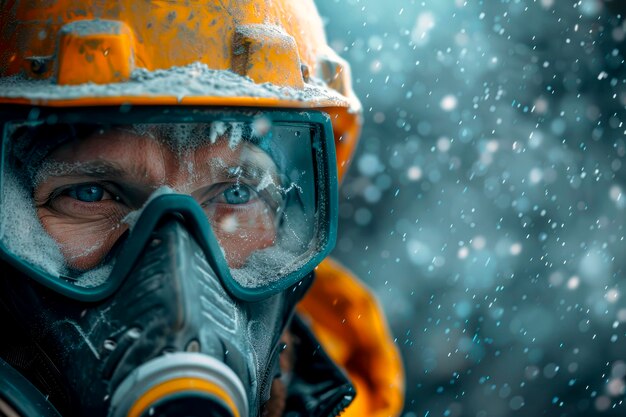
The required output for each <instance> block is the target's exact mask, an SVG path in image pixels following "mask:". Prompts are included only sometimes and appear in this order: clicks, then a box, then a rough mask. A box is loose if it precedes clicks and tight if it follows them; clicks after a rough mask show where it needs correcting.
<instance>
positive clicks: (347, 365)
mask: <svg viewBox="0 0 626 417" xmlns="http://www.w3.org/2000/svg"><path fill="white" fill-rule="evenodd" d="M298 312H299V313H300V315H301V316H303V317H304V318H305V319H307V320H308V321H309V324H310V325H311V329H312V330H313V333H315V335H316V336H317V338H318V339H319V341H320V343H321V344H322V346H323V347H324V349H325V350H326V352H327V353H328V355H329V356H330V357H331V358H332V359H333V360H334V361H335V362H336V363H337V364H338V365H339V366H341V367H342V368H343V369H344V370H345V371H346V372H347V374H348V375H349V377H350V379H351V380H352V383H353V384H354V386H355V389H356V397H355V399H354V401H353V402H352V404H350V406H349V407H348V408H347V409H346V410H345V411H344V413H343V414H342V416H344V417H363V416H368V417H370V416H371V417H390V416H398V415H399V414H400V412H401V411H402V406H403V402H404V371H403V368H402V361H401V359H400V354H399V352H398V349H397V348H396V346H395V344H394V342H393V340H392V339H391V335H390V332H389V329H388V327H387V322H386V319H385V317H384V315H383V313H382V311H381V309H380V307H379V306H378V302H377V301H376V298H375V297H374V295H373V294H372V293H371V292H370V290H369V289H367V288H366V287H365V285H364V284H363V283H362V282H360V281H359V280H358V279H357V278H356V277H355V276H354V275H352V273H351V272H350V271H348V270H347V269H345V268H344V267H343V266H341V265H339V264H338V263H337V262H336V261H333V260H331V259H326V260H325V261H324V262H322V264H321V265H320V266H319V267H318V268H317V270H316V279H315V282H314V284H313V286H312V287H311V289H310V290H309V292H308V293H307V295H306V296H305V298H304V299H303V300H302V302H301V303H300V304H299V306H298Z"/></svg>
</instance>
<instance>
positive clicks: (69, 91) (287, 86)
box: [0, 0, 361, 178]
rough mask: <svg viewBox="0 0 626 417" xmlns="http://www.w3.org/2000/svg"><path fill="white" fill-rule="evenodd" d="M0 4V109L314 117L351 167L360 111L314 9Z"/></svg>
mask: <svg viewBox="0 0 626 417" xmlns="http://www.w3.org/2000/svg"><path fill="white" fill-rule="evenodd" d="M3 4H4V7H3V8H2V10H0V104H31V105H37V106H51V107H63V106H110V105H183V106H184V105H202V106H204V105H206V106H245V107H274V108H301V109H319V110H323V111H325V112H327V113H328V114H329V115H330V116H331V118H332V123H333V130H334V134H335V143H336V147H337V163H338V168H339V176H340V178H341V176H342V175H343V173H344V171H345V168H346V167H347V163H348V162H349V160H350V157H351V156H352V153H353V151H354V148H355V146H356V142H357V140H358V136H359V133H360V127H361V105H360V103H359V100H358V99H357V97H356V96H355V94H354V92H353V90H352V81H351V77H350V67H349V66H348V64H347V63H346V62H345V61H344V60H342V59H341V58H340V57H339V56H338V55H337V54H336V53H335V52H334V51H333V50H332V49H331V48H330V47H329V46H328V43H327V41H326V37H325V34H324V29H323V25H322V22H321V19H320V17H319V14H318V12H317V9H316V7H315V5H314V4H313V1H312V0H273V1H272V2H268V1H267V0H221V1H219V2H216V1H200V0H190V1H162V0H152V1H136V0H114V1H98V2H92V1H85V0H59V1H54V2H51V1H48V0H30V1H23V0H22V1H20V0H9V1H8V2H4V3H3Z"/></svg>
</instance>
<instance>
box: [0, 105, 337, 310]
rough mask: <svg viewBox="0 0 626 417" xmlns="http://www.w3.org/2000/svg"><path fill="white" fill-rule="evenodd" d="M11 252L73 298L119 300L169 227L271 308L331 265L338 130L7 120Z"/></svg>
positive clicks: (175, 111) (141, 117)
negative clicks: (179, 225)
mask: <svg viewBox="0 0 626 417" xmlns="http://www.w3.org/2000/svg"><path fill="white" fill-rule="evenodd" d="M0 115H1V116H0V118H1V120H2V155H1V166H0V253H1V255H2V257H3V258H4V259H5V260H7V261H8V262H10V263H11V264H12V265H14V266H15V267H16V268H18V269H20V270H21V271H23V272H24V273H26V274H28V275H29V276H31V277H32V278H34V279H35V280H36V281H38V282H39V283H41V284H43V285H45V286H47V287H49V288H51V289H53V290H55V291H58V292H60V293H62V294H64V295H66V296H68V297H71V298H74V299H78V300H83V301H97V300H101V299H103V298H105V297H107V296H109V295H110V294H112V293H113V292H114V291H115V290H116V289H117V288H118V287H119V285H120V284H121V283H122V281H123V280H124V279H125V277H126V276H127V275H128V273H129V272H130V271H131V270H132V267H133V265H134V263H135V261H136V259H137V258H138V256H140V255H141V252H142V251H143V249H144V248H145V247H146V245H148V244H151V234H152V231H153V230H154V229H155V228H156V227H158V225H159V223H160V222H161V221H162V220H163V218H165V217H167V216H175V217H176V218H179V219H180V220H181V221H182V222H184V223H185V225H186V226H187V230H188V231H189V232H190V234H191V235H192V236H193V237H194V238H195V239H196V240H197V242H198V243H199V245H200V246H201V247H202V249H203V250H204V252H205V255H206V257H207V260H208V262H209V264H210V265H211V267H212V268H213V269H214V270H215V272H216V274H217V275H218V276H219V278H220V280H221V281H222V284H223V286H224V287H225V288H226V289H227V290H228V291H229V292H230V293H231V294H232V295H233V296H234V297H236V298H238V299H242V300H248V301H254V300H259V299H262V298H266V297H268V296H270V295H272V294H275V293H278V292H280V291H283V290H285V289H287V288H289V287H290V286H293V285H295V284H297V283H298V282H300V281H301V280H302V279H303V278H304V277H305V276H306V275H307V274H309V273H310V272H311V271H312V270H313V269H314V268H315V266H316V265H318V264H319V263H320V262H321V260H322V259H323V258H324V257H326V256H327V255H328V253H329V252H330V251H331V250H332V248H333V246H334V243H335V236H336V226H337V197H336V194H337V174H336V163H335V153H334V142H333V135H332V126H331V123H330V120H329V118H328V116H327V115H326V114H324V113H322V112H318V111H266V110H263V111H260V110H258V109H256V110H255V109H239V110H235V109H207V108H193V107H167V108H164V107H138V108H128V107H124V106H122V107H115V108H87V109H39V108H32V107H26V106H25V107H24V108H23V109H22V108H18V109H3V110H0Z"/></svg>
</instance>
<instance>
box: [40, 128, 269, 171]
mask: <svg viewBox="0 0 626 417" xmlns="http://www.w3.org/2000/svg"><path fill="white" fill-rule="evenodd" d="M242 129H243V128H242V127H240V126H238V125H235V126H232V127H231V128H230V129H229V128H228V127H226V125H225V124H224V123H217V124H216V123H211V124H204V123H203V124H200V123H196V124H191V123H189V124H137V125H124V126H112V127H102V126H99V127H98V126H94V127H93V128H92V129H91V130H90V131H89V133H88V134H86V135H84V137H81V138H74V139H71V140H68V141H66V142H64V143H61V145H59V146H57V147H56V148H54V149H53V150H52V151H51V152H50V153H49V154H48V156H47V158H46V159H53V160H61V161H67V160H72V161H77V162H79V161H86V160H92V159H115V160H116V161H118V162H123V161H129V162H134V163H137V162H141V161H150V160H159V159H167V160H190V159H195V158H211V157H212V158H217V157H236V158H238V159H241V158H250V157H253V158H254V157H256V158H265V157H267V158H269V156H267V154H265V153H264V152H263V151H262V150H261V149H260V148H259V147H258V146H256V145H254V144H253V143H251V142H250V141H249V140H247V139H245V138H244V135H243V131H242Z"/></svg>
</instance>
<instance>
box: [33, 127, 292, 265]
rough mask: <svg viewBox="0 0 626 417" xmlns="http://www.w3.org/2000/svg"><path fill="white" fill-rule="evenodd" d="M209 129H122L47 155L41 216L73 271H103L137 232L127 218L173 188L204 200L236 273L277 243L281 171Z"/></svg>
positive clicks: (259, 153)
mask: <svg viewBox="0 0 626 417" xmlns="http://www.w3.org/2000/svg"><path fill="white" fill-rule="evenodd" d="M163 126H167V125H163ZM181 127H186V129H183V128H181ZM203 131H207V128H206V125H177V126H169V127H159V126H158V125H151V126H148V127H145V126H144V127H139V128H138V127H133V126H120V127H114V128H109V129H107V130H99V131H96V132H94V133H92V134H90V135H88V136H87V137H85V138H84V139H82V140H80V141H72V142H69V143H65V144H63V145H61V146H59V147H57V148H56V149H54V150H53V151H52V152H51V153H50V154H49V155H48V156H47V157H46V159H45V160H44V161H43V163H42V164H41V166H40V168H39V170H38V172H37V174H36V175H35V179H36V180H35V187H34V200H35V204H36V208H37V215H38V217H39V219H40V221H41V223H42V225H43V227H44V229H45V230H46V231H47V232H48V234H49V235H50V236H51V237H52V238H53V239H54V240H55V241H56V242H57V243H58V244H59V246H60V248H61V251H62V253H63V255H64V257H65V258H66V261H67V263H68V265H69V266H70V267H71V268H73V269H76V270H79V271H85V270H89V269H91V268H94V267H96V266H97V265H98V264H99V263H101V262H102V261H103V259H104V258H105V257H106V255H107V253H108V252H109V251H110V250H111V249H112V247H113V245H114V244H115V242H116V241H117V240H118V239H119V238H120V236H121V235H122V234H123V233H124V232H125V231H126V230H127V229H128V227H129V225H128V224H127V223H126V222H125V219H126V218H127V216H128V215H129V214H131V213H132V212H133V211H135V210H139V209H141V207H142V206H143V205H144V203H145V202H146V201H147V199H148V198H149V196H150V195H151V194H152V193H153V192H154V191H155V190H157V189H158V188H160V187H164V186H167V187H170V188H172V189H173V190H175V191H176V192H178V193H183V194H189V195H191V196H193V197H194V198H195V199H196V200H197V201H198V203H199V204H200V205H201V207H202V208H203V210H204V211H205V213H206V215H207V217H208V219H209V222H210V224H211V226H212V227H213V232H214V233H215V235H216V237H217V239H218V241H219V242H220V245H221V246H222V249H223V251H224V254H225V257H226V260H227V262H228V264H229V266H230V267H231V268H239V267H241V266H242V264H243V263H245V261H246V259H248V257H249V256H250V254H251V253H252V252H254V251H256V250H259V249H263V248H266V247H269V246H272V245H273V243H274V241H275V239H276V227H277V218H278V215H279V214H278V213H279V211H280V209H281V201H280V197H279V196H277V194H276V193H275V192H272V189H271V187H267V186H266V183H267V182H268V179H269V182H271V183H273V184H275V185H276V184H280V179H279V171H278V168H277V166H276V164H275V163H274V161H273V160H272V158H271V157H270V156H269V155H268V154H267V153H265V152H264V151H263V150H261V149H260V148H258V147H257V146H255V145H254V144H252V143H250V142H247V141H238V142H235V143H234V142H233V141H232V140H230V139H229V138H228V137H226V136H225V135H221V136H218V137H213V138H212V139H213V140H210V139H209V138H208V137H206V136H205V137H202V135H201V132H203ZM172 135H176V136H178V138H172V137H170V136H172ZM181 135H190V136H193V137H194V138H195V139H194V140H192V141H185V140H186V139H189V138H185V137H183V138H181V137H180V136H181ZM198 138H200V139H198ZM181 139H182V142H181V141H180V140H181ZM203 139H204V140H203ZM177 140H178V142H177ZM177 143H185V145H177ZM190 143H192V144H190ZM263 184H265V186H264V185H263Z"/></svg>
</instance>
